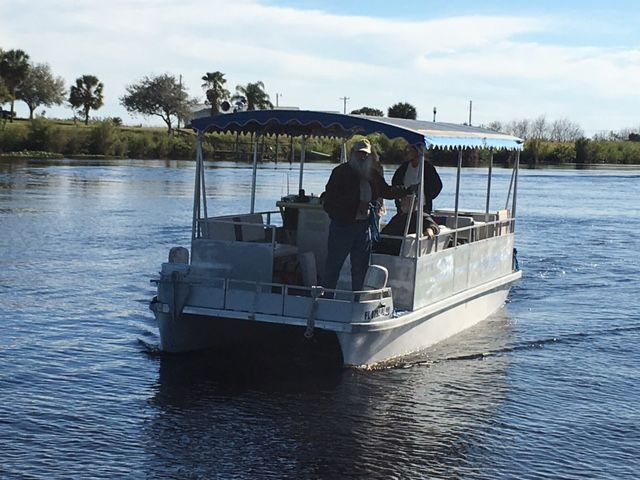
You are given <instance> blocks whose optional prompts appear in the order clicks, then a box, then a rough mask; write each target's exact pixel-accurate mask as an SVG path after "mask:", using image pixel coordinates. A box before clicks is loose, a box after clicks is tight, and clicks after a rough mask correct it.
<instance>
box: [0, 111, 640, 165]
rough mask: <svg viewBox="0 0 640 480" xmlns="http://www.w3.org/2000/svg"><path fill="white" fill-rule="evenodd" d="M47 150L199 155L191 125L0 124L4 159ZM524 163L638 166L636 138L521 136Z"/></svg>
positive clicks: (316, 143)
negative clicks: (183, 127)
mask: <svg viewBox="0 0 640 480" xmlns="http://www.w3.org/2000/svg"><path fill="white" fill-rule="evenodd" d="M369 138H370V139H371V141H372V143H373V145H374V146H375V148H376V150H377V151H378V152H379V154H380V157H381V160H382V162H383V163H384V164H395V163H400V162H402V161H403V160H404V158H405V154H404V149H405V146H406V144H405V142H404V140H401V139H395V140H389V139H387V138H386V137H384V136H382V135H371V136H370V137H369ZM341 146H342V144H341V141H340V140H337V139H328V138H314V139H308V140H307V157H306V158H307V161H319V160H322V161H327V160H329V161H333V162H337V161H339V159H340V152H341ZM203 148H204V156H205V158H206V159H208V160H237V161H250V160H251V159H252V151H253V138H252V137H251V136H250V135H239V136H236V135H233V134H215V135H213V134H212V135H208V136H207V138H206V142H205V144H204V146H203ZM292 149H293V155H294V158H295V160H294V161H298V159H299V156H300V142H299V139H295V140H294V141H293V142H291V140H290V138H289V137H280V138H279V139H278V141H277V144H276V138H275V137H268V136H265V137H262V138H261V139H260V141H259V144H258V154H259V158H260V160H263V161H274V160H276V155H277V160H278V161H280V162H288V161H290V160H291V158H292ZM25 151H28V152H35V151H37V152H49V153H52V154H58V155H62V156H71V157H73V156H86V155H90V156H106V157H121V158H139V159H185V160H191V159H194V158H195V155H196V138H195V135H194V133H193V132H192V131H191V130H176V131H175V132H174V134H173V135H167V133H166V130H165V129H162V128H142V127H128V126H122V125H120V124H119V122H117V121H115V122H114V121H113V120H103V121H96V122H91V123H90V124H89V125H88V126H85V125H82V124H74V123H73V122H70V121H69V122H65V121H54V120H47V119H44V118H35V119H34V120H21V121H15V122H14V123H12V124H9V123H5V124H4V125H3V126H0V155H2V156H3V157H11V156H28V155H25V154H23V153H21V152H25ZM429 155H430V158H431V160H432V161H433V163H434V164H436V165H455V164H456V163H457V153H456V152H453V151H442V150H435V151H432V152H430V153H429ZM487 160H488V153H487V152H485V151H475V150H469V151H465V152H464V164H465V165H467V166H474V165H484V164H486V163H487ZM513 160H514V156H513V154H512V153H509V152H505V151H498V152H496V153H495V154H494V162H495V163H496V165H511V164H512V162H513ZM521 162H522V164H523V165H530V166H545V165H563V164H585V165H586V164H627V165H631V164H634V165H640V137H639V136H637V135H636V136H635V137H634V136H633V134H631V135H630V136H629V137H627V139H620V138H617V139H616V138H615V137H613V138H612V137H610V138H602V137H600V138H598V137H596V138H594V139H586V138H583V137H581V138H578V139H576V140H571V141H564V142H560V141H551V140H545V139H541V138H537V137H530V138H529V139H527V140H526V141H525V147H524V150H523V152H522V154H521Z"/></svg>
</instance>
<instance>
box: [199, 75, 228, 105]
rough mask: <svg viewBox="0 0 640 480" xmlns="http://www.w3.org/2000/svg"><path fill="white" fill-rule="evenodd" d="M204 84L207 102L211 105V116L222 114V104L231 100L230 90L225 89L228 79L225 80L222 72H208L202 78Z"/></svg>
mask: <svg viewBox="0 0 640 480" xmlns="http://www.w3.org/2000/svg"><path fill="white" fill-rule="evenodd" d="M202 80H203V81H204V83H203V84H202V88H203V89H204V90H205V93H206V95H207V102H206V103H208V104H209V105H211V115H215V114H217V113H220V102H222V101H223V100H226V99H228V98H229V95H230V93H229V90H227V89H226V88H224V84H225V83H227V79H226V78H224V73H222V72H207V73H206V75H204V76H203V77H202Z"/></svg>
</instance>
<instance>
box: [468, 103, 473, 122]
mask: <svg viewBox="0 0 640 480" xmlns="http://www.w3.org/2000/svg"><path fill="white" fill-rule="evenodd" d="M472 107H473V102H472V101H471V100H469V126H471V109H472Z"/></svg>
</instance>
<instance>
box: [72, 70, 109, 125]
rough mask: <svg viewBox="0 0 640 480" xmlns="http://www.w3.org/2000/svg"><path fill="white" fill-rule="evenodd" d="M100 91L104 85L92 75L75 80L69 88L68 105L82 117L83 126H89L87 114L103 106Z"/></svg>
mask: <svg viewBox="0 0 640 480" xmlns="http://www.w3.org/2000/svg"><path fill="white" fill-rule="evenodd" d="M102 90H104V84H103V83H102V82H101V81H100V80H98V77H96V76H94V75H83V76H81V77H78V78H77V79H76V84H75V85H72V86H71V90H70V92H69V103H70V104H71V106H72V107H73V108H76V109H78V110H80V111H81V112H82V113H83V115H84V124H85V125H88V124H89V112H90V111H91V110H97V109H99V108H100V107H102V105H103V96H102Z"/></svg>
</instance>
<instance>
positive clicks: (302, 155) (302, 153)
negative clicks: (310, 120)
mask: <svg viewBox="0 0 640 480" xmlns="http://www.w3.org/2000/svg"><path fill="white" fill-rule="evenodd" d="M306 153H307V136H306V135H303V136H302V145H301V149H300V179H299V180H298V195H302V177H303V176H304V159H305V156H306Z"/></svg>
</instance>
